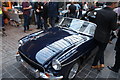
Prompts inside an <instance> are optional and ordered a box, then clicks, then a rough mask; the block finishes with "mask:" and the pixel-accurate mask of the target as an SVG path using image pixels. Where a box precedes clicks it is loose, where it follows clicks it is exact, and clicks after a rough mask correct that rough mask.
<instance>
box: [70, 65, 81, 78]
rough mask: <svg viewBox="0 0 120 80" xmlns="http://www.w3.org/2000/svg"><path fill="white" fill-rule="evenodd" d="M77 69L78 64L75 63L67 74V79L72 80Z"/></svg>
mask: <svg viewBox="0 0 120 80" xmlns="http://www.w3.org/2000/svg"><path fill="white" fill-rule="evenodd" d="M78 69H79V64H78V63H75V64H74V65H73V67H72V68H71V70H70V73H69V75H68V78H69V79H72V78H74V77H75V75H76V74H77V71H78Z"/></svg>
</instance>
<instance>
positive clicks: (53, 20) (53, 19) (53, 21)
mask: <svg viewBox="0 0 120 80" xmlns="http://www.w3.org/2000/svg"><path fill="white" fill-rule="evenodd" d="M56 18H57V17H52V24H51V25H52V27H55V20H56Z"/></svg>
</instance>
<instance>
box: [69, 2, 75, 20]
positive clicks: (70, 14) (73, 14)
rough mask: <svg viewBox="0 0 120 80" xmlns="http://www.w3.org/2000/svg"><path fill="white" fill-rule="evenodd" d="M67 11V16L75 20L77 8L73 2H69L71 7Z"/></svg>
mask: <svg viewBox="0 0 120 80" xmlns="http://www.w3.org/2000/svg"><path fill="white" fill-rule="evenodd" d="M68 10H69V13H68V16H69V17H72V18H76V16H77V7H76V6H75V4H74V2H71V5H70V6H69V7H68Z"/></svg>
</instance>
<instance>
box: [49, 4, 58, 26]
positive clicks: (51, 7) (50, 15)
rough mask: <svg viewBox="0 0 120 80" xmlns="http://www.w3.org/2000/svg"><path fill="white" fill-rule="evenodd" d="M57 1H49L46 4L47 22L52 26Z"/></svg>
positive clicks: (56, 12)
mask: <svg viewBox="0 0 120 80" xmlns="http://www.w3.org/2000/svg"><path fill="white" fill-rule="evenodd" d="M58 9H59V6H58V2H49V4H48V17H49V24H50V25H51V26H52V27H54V26H55V21H56V19H57V17H58Z"/></svg>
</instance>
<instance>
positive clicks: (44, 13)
mask: <svg viewBox="0 0 120 80" xmlns="http://www.w3.org/2000/svg"><path fill="white" fill-rule="evenodd" d="M43 20H44V28H45V30H47V29H48V24H47V20H48V2H44V3H43Z"/></svg>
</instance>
